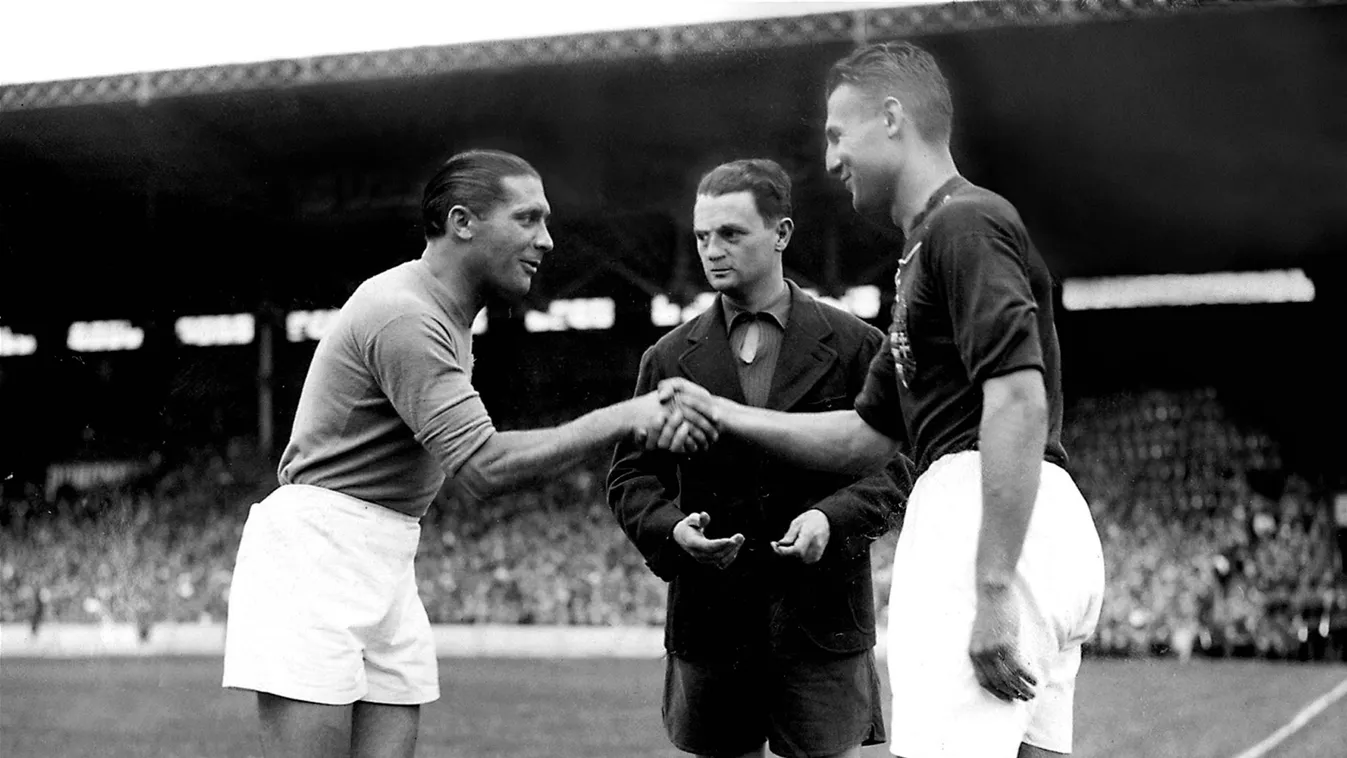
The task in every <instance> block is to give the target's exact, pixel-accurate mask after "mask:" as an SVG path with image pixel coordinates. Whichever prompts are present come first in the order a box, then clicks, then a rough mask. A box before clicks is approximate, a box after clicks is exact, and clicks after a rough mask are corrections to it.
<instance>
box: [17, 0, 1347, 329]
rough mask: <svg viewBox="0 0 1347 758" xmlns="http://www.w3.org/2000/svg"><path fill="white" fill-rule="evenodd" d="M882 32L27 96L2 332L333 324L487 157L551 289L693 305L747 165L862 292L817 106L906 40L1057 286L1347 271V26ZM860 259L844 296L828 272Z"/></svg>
mask: <svg viewBox="0 0 1347 758" xmlns="http://www.w3.org/2000/svg"><path fill="white" fill-rule="evenodd" d="M279 5H280V4H278V6H279ZM497 5H499V4H497ZM631 5H645V4H635V3H633V4H631ZM660 5H664V4H660ZM691 5H692V6H696V5H697V4H696V3H692V4H691ZM871 5H872V4H864V7H860V6H862V4H857V3H853V4H849V5H848V6H847V7H846V8H845V9H843V10H833V11H830V12H827V13H805V14H801V13H797V11H801V10H804V9H805V7H804V6H800V7H792V8H791V15H782V14H783V13H784V12H785V11H784V10H783V9H782V7H781V6H780V5H775V4H771V5H768V6H766V8H760V7H755V6H754V7H750V5H749V4H735V7H736V8H738V9H739V12H740V13H741V14H747V13H749V11H751V12H752V15H751V17H748V16H743V15H741V17H736V18H731V19H729V20H724V19H721V20H708V21H704V22H702V23H692V24H685V23H675V24H674V25H670V26H657V27H642V26H637V27H632V26H631V24H633V23H635V22H634V21H631V20H630V19H627V18H626V17H621V18H623V19H626V20H623V21H622V26H623V27H624V28H617V29H611V28H610V29H608V30H601V31H589V32H583V33H578V34H566V35H562V36H549V37H545V38H538V37H523V38H514V39H508V40H500V39H497V40H486V41H463V42H456V43H437V44H434V45H431V46H423V47H413V48H404V49H396V50H390V51H383V52H354V53H351V52H323V51H324V50H336V48H321V47H315V48H312V49H311V50H309V51H308V52H307V54H308V56H309V57H281V58H272V57H269V56H271V55H273V54H277V53H272V52H268V53H262V54H260V55H261V57H263V58H265V60H260V61H251V62H241V63H231V64H209V65H204V66H203V67H196V68H177V69H168V70H150V71H144V72H136V73H112V72H105V73H103V74H99V75H93V76H90V77H88V78H84V79H63V80H56V81H45V82H38V83H27V84H10V85H2V86H0V165H3V166H4V167H5V172H6V179H5V181H3V182H0V260H3V266H4V271H0V320H8V321H10V322H11V323H15V322H16V321H23V320H53V319H56V320H59V319H75V318H119V317H130V318H134V317H137V316H140V315H146V313H147V312H148V313H153V312H158V311H164V310H167V311H172V312H175V313H182V312H227V311H228V310H235V309H239V308H247V307H250V306H251V305H253V304H255V303H256V302H257V301H258V299H260V298H261V297H264V296H266V297H272V298H281V299H288V300H289V301H290V302H292V303H296V304H302V303H308V304H312V305H315V306H328V305H333V304H336V303H339V302H340V299H341V297H342V296H344V294H345V293H347V292H349V288H350V285H351V283H352V281H358V279H359V278H360V277H363V276H365V275H368V274H369V273H371V272H372V271H374V270H378V269H379V268H381V267H383V266H385V265H388V264H389V263H391V262H393V261H395V260H399V259H405V258H406V257H409V255H414V254H415V252H416V251H417V250H418V249H419V245H418V244H417V237H418V230H417V226H416V222H417V219H416V216H417V213H416V199H417V196H418V193H419V184H420V182H421V181H422V180H423V178H424V177H425V176H426V175H427V173H428V170H429V169H430V168H431V167H433V166H434V165H435V163H436V162H438V161H439V160H442V159H443V158H444V157H445V156H446V155H447V153H448V152H451V151H452V150H453V149H457V148H460V147H462V146H468V145H490V146H496V147H502V148H505V149H513V150H516V151H517V152H519V153H521V154H522V155H525V156H526V157H528V158H529V159H530V160H532V161H533V162H534V163H535V164H536V165H538V167H539V169H540V170H541V171H542V172H543V174H544V176H545V178H546V181H547V185H548V192H549V196H550V197H551V199H552V201H553V205H554V208H555V209H556V211H557V216H558V223H559V224H560V225H562V226H563V227H565V229H564V231H565V232H566V233H565V234H559V235H558V240H559V248H558V253H561V252H570V253H574V254H573V255H569V256H561V255H558V256H557V259H556V263H549V266H548V268H547V269H545V272H544V273H545V275H544V277H543V279H542V281H541V284H543V285H546V286H544V287H543V289H544V290H548V289H550V290H551V291H558V290H560V289H562V288H564V284H563V280H564V281H572V280H574V279H576V278H577V277H583V276H584V274H585V269H586V268H593V264H594V262H595V261H596V260H601V261H603V262H605V263H606V262H609V261H608V259H607V258H610V257H611V254H610V253H611V251H613V250H617V251H619V252H621V253H623V254H625V255H627V256H628V258H627V259H626V260H625V262H624V265H626V266H627V267H628V268H629V269H630V271H629V273H633V274H635V275H636V276H637V277H638V278H639V277H644V278H645V279H647V280H648V281H650V282H652V283H653V284H654V286H663V285H665V284H667V282H668V276H669V271H670V270H671V269H672V268H676V267H677V265H678V263H679V258H678V256H677V255H675V256H674V257H672V258H671V257H670V253H669V244H668V239H669V238H670V237H671V236H676V234H677V229H676V227H677V226H678V225H679V224H681V223H684V222H685V220H686V219H685V216H686V212H687V207H686V206H687V204H688V200H689V198H690V193H691V189H692V186H695V185H694V184H693V183H694V182H695V179H696V176H697V175H698V173H699V172H700V171H701V170H702V169H705V168H707V167H709V165H712V164H714V162H716V161H718V160H722V159H727V158H733V157H742V156H744V155H745V154H758V155H769V156H772V157H776V158H778V159H780V160H781V161H782V162H783V163H785V164H786V165H787V167H788V168H790V169H791V170H792V171H793V173H794V175H795V176H796V178H797V203H796V205H797V210H798V213H797V216H801V218H798V219H797V220H799V221H800V222H801V223H800V231H799V233H798V234H797V242H796V243H794V244H793V245H792V251H793V252H794V254H796V255H798V256H801V258H798V259H796V260H795V261H794V264H795V265H796V267H797V269H798V270H799V271H801V272H803V273H804V274H807V275H808V276H810V277H813V278H815V279H816V280H819V281H823V280H827V279H829V278H830V277H831V278H834V279H839V280H841V281H844V282H846V283H866V282H865V281H862V280H867V278H870V279H872V278H873V276H874V272H876V271H882V270H883V265H882V264H883V260H882V255H883V250H884V243H885V241H886V240H887V239H888V238H886V237H885V236H884V234H883V233H881V232H878V231H876V230H875V229H874V228H872V227H870V226H868V225H866V224H864V223H863V222H859V221H856V220H855V219H853V218H852V214H851V213H850V211H849V209H848V208H847V203H846V200H845V198H843V197H841V195H840V193H839V192H838V191H837V188H836V187H833V186H832V185H831V184H830V183H829V182H828V181H827V180H826V177H824V176H823V175H822V173H823V172H822V170H821V138H820V136H819V124H820V122H821V118H822V113H821V112H822V100H823V97H822V91H821V90H822V87H821V81H820V80H821V77H822V74H823V72H824V71H825V70H826V68H827V66H828V64H829V63H830V62H831V61H832V60H834V59H835V58H836V57H838V56H839V55H841V54H843V53H844V52H845V51H846V50H847V49H849V48H850V47H851V46H852V45H854V44H856V43H857V42H858V41H862V40H881V39H890V38H894V37H904V36H910V37H917V38H920V41H922V42H923V44H926V45H927V46H929V47H930V48H932V49H933V50H934V51H935V52H936V53H937V55H938V56H940V58H941V59H942V61H944V63H945V65H946V68H947V69H948V70H949V73H950V75H951V78H952V79H953V80H954V82H955V86H956V98H957V100H956V113H957V114H958V115H957V117H956V133H955V147H956V153H957V157H958V158H959V160H960V164H961V166H962V168H963V170H964V172H965V173H966V174H968V175H969V176H970V177H972V178H974V179H975V180H977V181H981V182H983V183H986V184H987V185H989V186H992V187H994V188H996V189H997V190H998V191H1001V192H1003V193H1004V194H1006V195H1007V196H1009V197H1010V198H1011V199H1012V200H1013V201H1015V202H1016V203H1017V205H1018V206H1019V207H1020V208H1021V210H1022V211H1023V212H1024V213H1025V215H1026V217H1027V218H1028V220H1029V222H1030V227H1031V229H1032V230H1033V232H1034V234H1035V235H1036V237H1037V238H1038V241H1039V244H1040V247H1042V248H1043V249H1044V251H1045V254H1047V255H1048V256H1049V257H1050V258H1052V259H1053V263H1054V266H1055V268H1056V270H1057V271H1058V273H1060V274H1062V275H1105V274H1122V273H1150V272H1161V271H1203V270H1218V269H1230V268H1260V267H1266V268H1286V267H1292V266H1300V267H1306V268H1311V267H1312V266H1313V265H1315V263H1316V262H1323V261H1329V260H1331V259H1333V256H1335V255H1336V254H1340V252H1341V251H1342V249H1343V248H1344V247H1347V182H1344V181H1343V177H1344V176H1347V124H1344V122H1343V121H1342V118H1343V114H1344V113H1347V50H1344V48H1343V47H1342V45H1341V44H1338V40H1341V39H1342V38H1343V37H1344V36H1347V13H1344V11H1347V6H1343V5H1342V4H1340V3H1334V2H1289V1H1277V2H1251V3H1215V4H1206V3H1204V4H1201V5H1203V6H1207V5H1216V6H1219V8H1220V9H1222V10H1223V11H1224V12H1216V11H1211V12H1208V11H1205V10H1195V9H1196V8H1197V4H1194V3H1191V2H1182V1H1179V0H1173V1H1166V0H1061V1H1058V2H1050V1H1048V0H1010V2H1000V3H987V2H970V3H960V4H957V5H953V4H939V5H934V6H928V5H909V6H904V7H882V8H878V7H871ZM888 5H893V4H892V3H890V4H888ZM250 8H251V9H252V10H254V11H255V10H256V9H257V6H255V5H254V6H249V5H248V4H246V3H245V4H243V5H240V6H237V7H234V6H231V10H230V13H231V14H233V15H232V16H231V17H230V19H228V20H219V21H216V22H213V23H214V24H216V25H218V26H219V27H223V29H224V30H225V33H224V34H223V35H219V36H226V37H227V36H229V30H230V29H239V30H241V31H238V32H236V33H235V34H236V35H237V34H242V33H243V32H244V31H246V30H247V29H260V28H263V27H265V24H263V23H260V21H254V22H253V23H252V24H244V25H243V26H239V23H240V22H239V21H238V19H240V18H249V17H250V16H249V9H250ZM745 9H747V10H745ZM769 10H770V12H771V13H773V14H775V15H772V16H769V17H764V13H766V12H767V11H769ZM809 10H814V8H809ZM30 12H31V11H30ZM165 12H167V11H165ZM259 12H260V11H259ZM277 12H279V11H277ZM618 18H619V17H618V16H612V17H611V18H610V20H611V23H612V24H613V25H617V24H618V22H617V19H618ZM1142 19H1145V21H1140V20H1142ZM96 20H106V19H103V18H97V17H96ZM322 20H323V19H322V17H321V16H319V17H315V20H314V23H315V24H318V25H321V23H322ZM411 21H412V22H414V23H412V24H410V25H413V26H415V25H417V24H416V23H415V22H417V21H418V20H417V19H411ZM421 21H422V22H423V23H421V25H423V26H428V27H434V26H435V24H434V23H433V21H434V20H433V19H430V20H429V21H426V20H424V19H422V20H421ZM1067 25H1070V26H1069V28H1068V27H1067ZM530 28H531V27H529V26H528V24H527V23H524V21H523V20H522V19H521V23H520V25H519V26H518V27H517V31H518V32H519V33H520V34H527V33H528V31H527V30H528V29H530ZM549 28H550V27H549ZM259 34H260V32H259ZM37 36H38V37H40V36H41V35H37ZM106 36H109V37H115V36H116V35H113V34H108V35H106ZM205 36H211V35H204V36H203V39H204V38H205ZM263 36H265V35H263ZM479 36H480V35H479ZM16 37H20V38H21V37H24V35H17V36H16ZM140 39H143V38H139V37H135V36H131V37H128V38H126V39H125V40H123V46H125V47H135V46H136V42H137V41H138V40H140ZM317 39H318V38H317V37H315V38H314V40H317ZM398 44H402V43H398ZM6 49H7V50H11V49H14V48H9V47H7V48H6ZM301 52H303V51H301ZM280 54H281V55H298V54H300V53H280ZM254 57H256V56H254ZM125 65H130V64H125ZM125 65H123V66H122V67H125ZM133 67H134V66H133ZM58 75H60V74H58ZM33 76H34V77H36V75H33ZM865 245H869V246H872V247H874V248H875V250H876V251H877V252H874V253H870V254H868V256H862V257H863V258H864V260H862V261H861V264H859V265H854V266H853V265H851V264H850V263H848V264H847V266H849V267H847V268H845V269H844V270H841V271H832V272H829V271H828V270H827V268H828V266H829V265H835V264H830V263H828V259H827V258H826V257H825V256H822V255H818V254H817V251H818V250H822V249H825V248H828V247H829V246H831V247H832V248H834V249H836V248H838V247H841V248H842V249H844V250H845V249H849V248H851V247H858V246H865ZM684 253H686V254H690V253H691V250H690V246H688V249H687V250H686V251H684ZM605 256H607V257H605ZM684 257H686V256H684ZM568 259H569V261H570V263H567V262H566V261H567V260H568ZM848 260H850V259H848ZM683 263H684V264H686V261H685V260H684V261H683ZM334 301H335V302H334Z"/></svg>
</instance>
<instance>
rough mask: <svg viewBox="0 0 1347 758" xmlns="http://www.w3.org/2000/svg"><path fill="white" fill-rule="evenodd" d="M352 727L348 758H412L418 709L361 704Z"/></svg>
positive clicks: (418, 724) (418, 714) (380, 704)
mask: <svg viewBox="0 0 1347 758" xmlns="http://www.w3.org/2000/svg"><path fill="white" fill-rule="evenodd" d="M351 723H352V727H351V758H412V754H413V753H415V752H416V732H417V729H418V728H419V727H420V726H421V706H419V705H385V704H383V703H365V702H360V703H356V704H355V715H354V717H353V718H352V720H351Z"/></svg>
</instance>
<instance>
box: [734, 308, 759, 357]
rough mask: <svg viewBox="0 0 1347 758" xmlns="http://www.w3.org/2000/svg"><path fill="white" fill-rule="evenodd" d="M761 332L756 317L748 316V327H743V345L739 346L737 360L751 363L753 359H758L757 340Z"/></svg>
mask: <svg viewBox="0 0 1347 758" xmlns="http://www.w3.org/2000/svg"><path fill="white" fill-rule="evenodd" d="M761 331H762V322H760V321H759V320H758V318H757V316H750V317H749V322H748V325H747V326H745V327H744V341H743V344H741V345H739V360H741V361H743V362H744V363H752V362H753V359H754V358H757V357H758V339H759V337H760V336H761V334H760V332H761Z"/></svg>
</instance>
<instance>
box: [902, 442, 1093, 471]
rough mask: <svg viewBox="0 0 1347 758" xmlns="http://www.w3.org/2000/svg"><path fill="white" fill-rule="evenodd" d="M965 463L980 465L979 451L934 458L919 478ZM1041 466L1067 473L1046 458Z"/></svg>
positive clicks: (973, 450) (964, 451)
mask: <svg viewBox="0 0 1347 758" xmlns="http://www.w3.org/2000/svg"><path fill="white" fill-rule="evenodd" d="M966 461H974V462H977V463H981V461H982V453H981V451H979V450H977V449H976V448H975V449H972V450H960V451H958V452H955V453H946V454H944V455H942V456H940V457H939V458H936V459H935V462H933V463H932V464H931V465H929V466H927V467H926V470H925V471H923V472H922V473H921V476H927V475H934V476H939V475H940V474H941V472H942V471H944V470H945V469H949V468H958V467H959V466H961V465H965V466H966V465H968V464H967V463H966ZM1043 465H1045V466H1051V467H1052V468H1055V469H1057V470H1059V471H1061V472H1063V473H1068V472H1067V471H1066V469H1064V468H1062V467H1061V466H1059V465H1057V464H1056V463H1053V462H1052V461H1050V460H1047V459H1046V458H1045V459H1043ZM1068 475H1069V474H1068Z"/></svg>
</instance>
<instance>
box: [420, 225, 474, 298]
mask: <svg viewBox="0 0 1347 758" xmlns="http://www.w3.org/2000/svg"><path fill="white" fill-rule="evenodd" d="M437 243H438V244H437ZM466 259H467V256H466V255H462V254H461V253H460V251H455V250H450V249H449V248H448V246H447V245H445V244H443V243H442V242H441V241H438V240H437V241H432V242H427V243H426V249H425V250H424V251H422V253H421V260H422V261H423V262H424V263H425V264H426V268H427V269H429V270H430V275H431V276H433V277H435V280H436V281H438V282H439V283H440V284H442V285H444V288H445V289H447V290H449V294H450V295H451V296H452V297H453V299H454V302H456V303H462V304H463V307H464V309H465V310H466V311H467V312H468V313H473V314H475V313H477V312H478V311H480V310H481V309H482V308H483V306H485V305H486V295H485V294H484V293H483V292H482V288H481V287H480V286H478V284H477V282H476V280H475V279H474V277H472V276H469V275H468V272H466V271H464V270H463V262H464V261H465V260H466Z"/></svg>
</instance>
